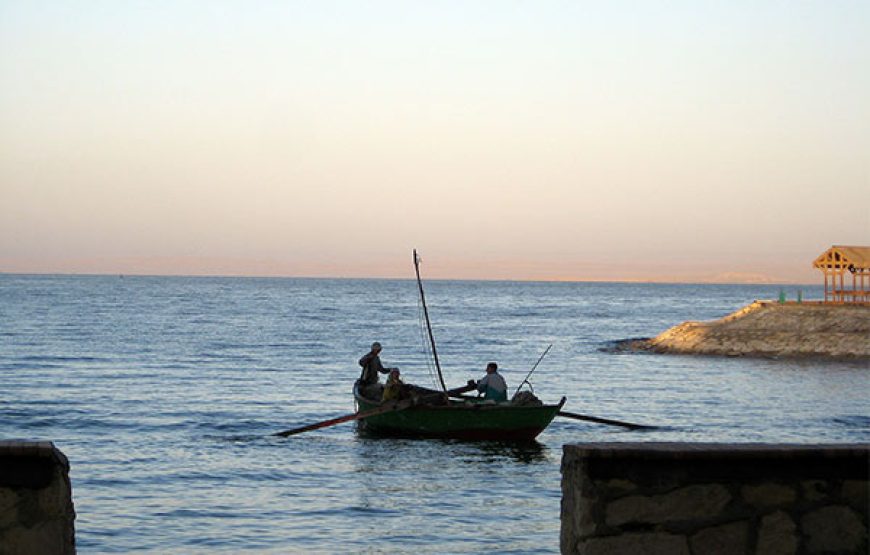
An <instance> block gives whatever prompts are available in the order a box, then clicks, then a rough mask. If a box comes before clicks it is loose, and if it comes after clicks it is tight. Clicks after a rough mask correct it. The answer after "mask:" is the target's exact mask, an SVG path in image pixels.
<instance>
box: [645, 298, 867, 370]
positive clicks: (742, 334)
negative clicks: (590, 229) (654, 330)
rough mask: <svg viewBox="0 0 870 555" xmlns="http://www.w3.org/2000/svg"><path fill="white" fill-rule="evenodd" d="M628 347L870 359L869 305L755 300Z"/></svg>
mask: <svg viewBox="0 0 870 555" xmlns="http://www.w3.org/2000/svg"><path fill="white" fill-rule="evenodd" d="M628 348H629V349H633V350H645V351H652V352H656V353H678V354H698V355H724V356H761V357H829V358H844V359H849V358H859V359H864V358H870V304H866V303H865V304H825V303H784V304H780V303H776V302H772V301H755V302H753V303H752V304H750V305H749V306H746V307H744V308H742V309H740V310H738V311H737V312H734V313H733V314H730V315H728V316H726V317H724V318H721V319H719V320H714V321H712V322H684V323H682V324H680V325H678V326H674V327H672V328H670V329H669V330H667V331H665V332H664V333H661V334H660V335H658V336H656V337H654V338H652V339H646V340H637V341H631V342H629V344H628Z"/></svg>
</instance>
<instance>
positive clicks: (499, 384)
mask: <svg viewBox="0 0 870 555" xmlns="http://www.w3.org/2000/svg"><path fill="white" fill-rule="evenodd" d="M477 391H478V392H479V393H483V398H484V399H485V400H487V401H495V402H496V403H501V402H504V401H507V383H505V381H504V378H502V377H501V374H499V373H498V364H496V363H494V362H490V363H489V364H487V365H486V376H484V377H483V379H481V380H480V381H479V382H477Z"/></svg>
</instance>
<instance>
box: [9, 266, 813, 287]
mask: <svg viewBox="0 0 870 555" xmlns="http://www.w3.org/2000/svg"><path fill="white" fill-rule="evenodd" d="M0 275H8V276H69V277H110V276H118V277H119V278H127V277H167V278H171V277H178V278H241V279H305V280H316V279H333V280H347V281H350V280H365V281H415V280H416V278H414V277H413V276H411V277H384V276H363V277H352V276H310V275H295V276H294V275H264V274H210V273H201V274H161V273H123V272H38V271H37V272H8V271H4V270H0ZM423 281H430V282H431V281H461V282H474V281H485V282H493V283H625V284H640V285H645V284H649V285H779V286H783V285H791V286H796V285H801V286H810V287H812V286H819V287H821V286H822V284H820V283H804V282H796V281H715V280H713V281H689V280H686V281H677V280H669V279H661V280H657V279H631V278H612V279H598V278H586V279H572V278H552V279H521V278H516V279H505V278H444V277H439V278H426V279H424V280H423Z"/></svg>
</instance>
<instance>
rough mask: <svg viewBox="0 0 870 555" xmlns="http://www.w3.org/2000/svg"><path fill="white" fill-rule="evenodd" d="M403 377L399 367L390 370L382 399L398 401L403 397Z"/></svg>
mask: <svg viewBox="0 0 870 555" xmlns="http://www.w3.org/2000/svg"><path fill="white" fill-rule="evenodd" d="M404 386H405V384H404V383H402V378H400V377H399V369H398V368H394V369H392V370H390V375H389V377H388V378H387V385H385V386H384V396H383V397H382V398H381V401H398V400H399V399H401V398H402V394H403V391H402V390H403V388H404Z"/></svg>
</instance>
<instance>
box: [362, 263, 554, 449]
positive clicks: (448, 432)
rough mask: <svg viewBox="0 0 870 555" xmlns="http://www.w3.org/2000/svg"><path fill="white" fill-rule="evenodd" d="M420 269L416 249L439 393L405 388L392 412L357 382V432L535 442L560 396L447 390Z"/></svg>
mask: <svg viewBox="0 0 870 555" xmlns="http://www.w3.org/2000/svg"><path fill="white" fill-rule="evenodd" d="M419 264H420V259H419V257H418V256H417V251H416V250H415V251H414V268H415V270H416V274H417V284H418V286H419V292H420V301H421V304H422V308H423V311H422V312H423V315H424V316H425V320H426V328H427V330H428V340H429V341H428V345H427V347H428V348H429V352H430V355H431V357H432V359H433V360H434V363H435V368H436V370H437V372H438V374H437V375H438V381H439V384H440V385H441V390H440V391H438V390H432V389H426V388H422V387H418V386H414V385H406V386H404V387H405V389H404V396H405V398H404V400H403V401H402V402H399V403H394V404H393V405H392V407H394V408H390V406H387V405H386V403H383V402H381V401H380V399H372V398H369V397H366V396H364V395H363V394H362V388H361V387H360V384H359V381H357V382H356V383H355V384H354V387H353V397H354V402H355V403H356V406H357V414H358V415H359V416H360V418H359V419H358V420H357V421H358V422H359V428H360V429H361V430H362V431H364V432H365V433H366V434H373V435H385V436H398V437H420V438H441V439H461V440H498V441H505V440H507V441H531V440H533V439H535V438H536V437H537V436H538V435H539V434H540V433H541V432H543V431H544V430H545V429H546V428H547V426H549V425H550V422H552V421H553V419H554V418H555V417H556V415H557V414H558V413H559V412H560V410H561V409H562V406H563V405H564V404H565V397H562V399H561V400H560V401H559V402H558V403H556V404H544V403H542V402H541V401H540V400H538V398H537V397H535V396H534V394H532V393H531V392H528V391H523V392H521V393H520V392H519V389H518V390H517V393H516V394H515V395H514V397H513V399H511V400H510V401H506V402H500V403H497V402H494V401H492V400H483V399H480V398H475V397H470V396H463V395H462V393H464V392H467V391H470V390H472V389H473V386H471V385H469V386H465V387H461V388H457V389H452V390H448V389H447V387H446V386H445V383H444V377H443V374H442V372H441V364H440V362H439V360H438V353H437V350H436V349H435V338H434V336H433V334H432V326H431V323H430V321H429V311H428V308H427V307H426V296H425V294H424V292H423V282H422V280H421V279H420V266H419ZM545 354H546V352H545ZM541 358H543V356H542V357H541ZM538 362H540V360H539V361H538ZM535 366H536V367H537V364H536V365H535ZM532 371H534V368H533V369H532ZM529 375H531V372H530V373H529ZM527 380H528V376H526V380H523V383H528V382H527ZM387 403H389V402H387Z"/></svg>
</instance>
